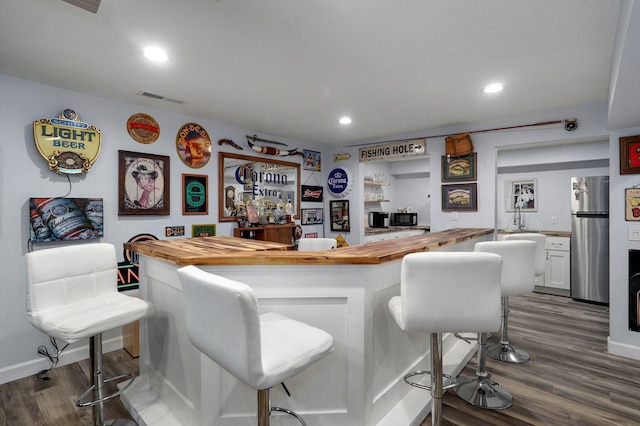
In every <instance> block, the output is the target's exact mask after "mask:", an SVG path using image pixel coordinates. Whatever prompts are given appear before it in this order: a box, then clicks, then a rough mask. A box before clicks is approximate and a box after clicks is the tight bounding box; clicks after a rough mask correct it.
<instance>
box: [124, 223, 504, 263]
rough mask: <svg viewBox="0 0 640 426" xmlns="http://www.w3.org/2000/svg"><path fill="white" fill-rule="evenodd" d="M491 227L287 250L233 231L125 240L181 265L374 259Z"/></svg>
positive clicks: (380, 260)
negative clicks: (217, 234) (228, 234)
mask: <svg viewBox="0 0 640 426" xmlns="http://www.w3.org/2000/svg"><path fill="white" fill-rule="evenodd" d="M493 232H494V229H493V228H456V229H449V230H446V231H440V232H433V233H430V234H425V235H417V236H413V237H406V238H400V239H397V240H388V241H379V242H374V243H367V244H361V245H355V246H349V247H341V248H337V249H333V250H323V251H307V252H299V251H291V250H289V251H287V250H286V249H287V246H286V245H284V244H279V243H271V242H266V241H256V240H248V239H244V238H234V237H224V236H221V237H196V238H182V239H173V240H149V241H140V242H134V243H125V244H124V246H125V248H126V249H129V250H132V251H135V252H137V253H138V254H141V255H145V256H149V257H153V258H156V259H161V260H165V261H167V262H170V263H173V264H176V265H178V266H185V265H375V264H380V263H386V262H391V261H394V260H398V259H402V258H403V257H404V256H405V255H407V254H409V253H415V252H422V251H430V250H436V249H438V248H440V247H446V246H451V245H454V244H458V243H461V242H463V241H466V240H470V239H473V238H478V237H483V236H486V235H489V234H492V233H493Z"/></svg>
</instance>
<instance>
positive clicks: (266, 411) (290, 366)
mask: <svg viewBox="0 0 640 426" xmlns="http://www.w3.org/2000/svg"><path fill="white" fill-rule="evenodd" d="M178 277H179V278H180V282H181V283H182V289H183V292H184V300H185V312H186V320H187V332H188V333H189V339H190V340H191V343H193V345H194V346H195V347H196V348H198V349H199V350H200V351H201V352H202V353H203V354H205V355H206V356H208V357H209V358H211V359H212V360H213V361H215V362H216V363H217V364H218V365H220V367H222V368H224V369H225V370H227V371H228V372H229V373H231V374H233V375H234V376H235V377H236V378H237V379H238V380H240V381H242V382H243V383H245V384H247V385H249V386H251V387H252V388H254V389H256V390H257V391H258V426H268V425H269V422H270V419H269V418H270V415H271V411H282V412H285V413H287V414H290V415H292V416H294V417H295V418H296V419H298V420H299V421H300V423H301V424H302V425H305V422H304V420H303V419H302V418H301V417H300V416H299V415H298V414H297V413H295V412H293V411H291V410H288V409H285V408H280V407H271V406H270V405H271V403H270V401H269V389H270V388H272V387H273V386H275V385H277V384H280V383H283V381H284V380H285V379H287V378H289V377H292V376H294V375H296V374H297V373H299V372H300V371H302V370H304V369H305V368H307V367H308V366H310V365H311V364H313V363H314V362H316V361H318V360H320V359H321V358H323V357H324V356H326V355H328V354H329V353H330V352H331V351H332V349H333V337H331V335H329V334H328V333H327V332H325V331H323V330H320V329H318V328H315V327H312V326H310V325H308V324H305V323H302V322H299V321H296V320H293V319H291V318H288V317H285V316H284V315H280V314H277V313H275V312H267V313H264V314H261V315H260V314H258V300H257V299H256V296H255V295H254V293H253V290H252V289H251V287H249V286H248V285H246V284H244V283H241V282H238V281H233V280H230V279H227V278H224V277H221V276H218V275H214V274H210V273H208V272H205V271H203V270H201V269H199V268H197V267H195V266H185V267H184V268H180V269H178ZM283 385H284V383H283ZM285 390H286V387H285ZM287 393H288V391H287Z"/></svg>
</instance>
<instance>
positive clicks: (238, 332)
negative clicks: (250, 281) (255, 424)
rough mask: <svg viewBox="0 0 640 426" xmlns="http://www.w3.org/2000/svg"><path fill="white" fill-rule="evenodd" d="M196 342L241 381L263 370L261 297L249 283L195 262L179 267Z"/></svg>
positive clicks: (251, 380) (190, 330) (254, 378)
mask: <svg viewBox="0 0 640 426" xmlns="http://www.w3.org/2000/svg"><path fill="white" fill-rule="evenodd" d="M178 276H179V277H180V281H181V282H182V286H183V291H184V299H185V314H186V320H187V321H186V322H187V331H188V333H189V338H190V339H191V342H192V343H193V345H194V346H195V347H196V348H198V349H199V350H200V351H201V352H202V353H204V354H205V355H207V356H208V357H209V358H211V359H213V360H214V361H215V362H216V363H218V364H219V365H220V366H221V367H222V368H224V369H225V370H227V371H228V372H229V373H231V374H233V375H234V376H235V377H237V378H238V379H239V380H241V381H242V382H244V383H246V384H248V385H249V386H252V387H254V388H257V387H258V385H257V384H256V382H257V380H258V377H259V376H261V374H262V355H261V354H262V347H261V344H262V343H261V339H260V316H259V314H258V300H257V299H256V297H255V295H254V293H253V290H252V289H251V287H249V286H248V285H247V284H244V283H241V282H238V281H233V280H230V279H228V278H224V277H221V276H218V275H214V274H210V273H208V272H206V271H203V270H201V269H199V268H197V267H195V266H187V267H184V268H180V269H178Z"/></svg>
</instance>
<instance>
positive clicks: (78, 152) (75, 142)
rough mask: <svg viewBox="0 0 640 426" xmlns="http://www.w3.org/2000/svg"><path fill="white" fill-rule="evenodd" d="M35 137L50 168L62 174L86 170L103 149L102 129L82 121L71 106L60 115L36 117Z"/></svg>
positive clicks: (81, 172)
mask: <svg viewBox="0 0 640 426" xmlns="http://www.w3.org/2000/svg"><path fill="white" fill-rule="evenodd" d="M33 137H34V140H35V144H36V147H37V148H38V151H39V152H40V155H42V157H43V158H44V159H45V160H46V161H47V163H48V165H49V170H51V171H54V172H56V173H59V174H83V173H87V172H88V171H89V170H90V169H91V166H92V165H93V163H94V162H95V161H96V159H97V158H98V154H99V153H100V142H101V133H100V130H98V129H96V128H95V127H94V126H91V125H89V124H87V123H84V122H82V121H80V120H79V119H78V115H77V114H76V112H75V111H73V110H71V109H65V110H64V111H62V113H61V114H60V116H59V117H58V118H52V119H45V118H43V119H40V120H37V121H34V122H33Z"/></svg>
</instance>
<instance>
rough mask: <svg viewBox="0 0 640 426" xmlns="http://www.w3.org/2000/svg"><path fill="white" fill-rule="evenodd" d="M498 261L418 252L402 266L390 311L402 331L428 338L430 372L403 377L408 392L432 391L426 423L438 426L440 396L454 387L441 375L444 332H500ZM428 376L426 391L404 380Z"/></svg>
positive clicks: (481, 256) (468, 254)
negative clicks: (498, 330) (396, 293)
mask: <svg viewBox="0 0 640 426" xmlns="http://www.w3.org/2000/svg"><path fill="white" fill-rule="evenodd" d="M501 270H502V259H501V258H500V256H498V255H496V254H491V253H475V252H423V253H412V254H408V255H406V256H405V257H404V259H403V260H402V270H401V271H402V272H401V277H400V296H395V297H393V298H391V299H390V300H389V304H388V306H389V311H390V312H391V315H392V316H393V318H394V319H395V321H396V322H397V323H398V326H399V327H400V329H401V330H402V331H409V332H423V333H430V336H429V337H430V339H429V341H430V350H431V371H414V372H411V373H408V374H407V375H405V377H404V381H405V382H406V383H408V384H410V385H411V386H415V387H418V388H421V389H427V390H430V391H431V397H432V400H431V404H432V405H431V423H432V424H433V425H441V424H442V417H443V416H442V395H443V393H444V390H445V389H448V388H451V387H453V386H454V385H455V384H456V379H455V378H453V377H450V376H446V378H447V379H449V383H448V384H446V385H445V384H444V380H443V369H442V362H443V360H442V333H443V332H481V331H494V330H497V329H498V327H499V326H500V273H501ZM421 374H430V375H431V385H430V386H425V385H422V384H420V383H418V382H414V381H411V380H409V379H410V378H412V377H413V376H416V375H421Z"/></svg>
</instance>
